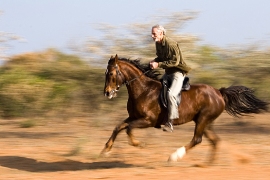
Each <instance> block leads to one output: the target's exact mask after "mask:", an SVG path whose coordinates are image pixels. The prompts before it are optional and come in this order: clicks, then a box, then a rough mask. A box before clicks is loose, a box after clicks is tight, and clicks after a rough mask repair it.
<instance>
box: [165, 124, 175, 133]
mask: <svg viewBox="0 0 270 180" xmlns="http://www.w3.org/2000/svg"><path fill="white" fill-rule="evenodd" d="M163 131H166V132H173V125H172V123H171V122H167V123H166V124H165V126H164V127H163Z"/></svg>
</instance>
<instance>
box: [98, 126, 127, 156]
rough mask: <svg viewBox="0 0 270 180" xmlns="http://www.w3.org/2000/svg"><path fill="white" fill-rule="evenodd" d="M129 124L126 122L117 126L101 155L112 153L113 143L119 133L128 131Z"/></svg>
mask: <svg viewBox="0 0 270 180" xmlns="http://www.w3.org/2000/svg"><path fill="white" fill-rule="evenodd" d="M128 125H129V124H128V123H126V121H124V122H122V123H120V124H119V125H117V126H116V127H115V128H114V130H113V133H112V135H111V137H110V138H109V140H108V141H107V143H106V144H105V147H104V149H103V150H102V151H101V153H100V155H104V154H107V153H109V152H110V150H111V149H112V146H113V143H114V141H115V139H116V137H117V135H118V133H120V132H121V131H122V130H124V129H126V128H127V127H128Z"/></svg>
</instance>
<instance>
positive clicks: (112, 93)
mask: <svg viewBox="0 0 270 180" xmlns="http://www.w3.org/2000/svg"><path fill="white" fill-rule="evenodd" d="M104 96H107V97H108V99H112V98H115V97H116V96H117V90H116V89H115V90H111V91H107V92H105V93H104Z"/></svg>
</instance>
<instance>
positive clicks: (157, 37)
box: [152, 28, 163, 43]
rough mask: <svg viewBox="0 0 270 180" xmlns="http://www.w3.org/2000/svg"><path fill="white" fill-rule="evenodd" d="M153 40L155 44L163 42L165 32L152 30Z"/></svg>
mask: <svg viewBox="0 0 270 180" xmlns="http://www.w3.org/2000/svg"><path fill="white" fill-rule="evenodd" d="M152 38H153V40H154V41H155V42H159V43H160V42H161V40H162V38H163V32H162V31H159V30H158V29H157V28H152Z"/></svg>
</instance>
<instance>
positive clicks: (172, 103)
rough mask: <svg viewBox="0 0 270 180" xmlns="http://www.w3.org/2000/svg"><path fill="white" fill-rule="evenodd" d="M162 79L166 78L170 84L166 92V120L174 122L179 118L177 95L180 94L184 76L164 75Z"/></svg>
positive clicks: (176, 73)
mask: <svg viewBox="0 0 270 180" xmlns="http://www.w3.org/2000/svg"><path fill="white" fill-rule="evenodd" d="M164 76H166V77H164V78H167V79H168V80H169V81H170V82H171V86H170V88H169V90H168V92H167V99H168V119H169V120H174V119H177V118H179V113H178V104H179V103H180V102H179V99H178V96H179V93H180V92H181V89H182V86H183V81H184V78H185V75H184V74H182V73H181V72H175V73H173V74H170V75H167V74H164Z"/></svg>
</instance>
